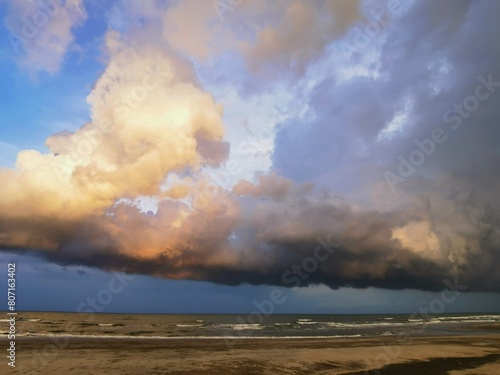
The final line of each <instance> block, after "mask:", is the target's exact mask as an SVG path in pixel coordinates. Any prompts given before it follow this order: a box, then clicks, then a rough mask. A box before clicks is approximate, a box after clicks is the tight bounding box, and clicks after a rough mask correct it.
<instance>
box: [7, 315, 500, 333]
mask: <svg viewBox="0 0 500 375" xmlns="http://www.w3.org/2000/svg"><path fill="white" fill-rule="evenodd" d="M4 314H5V313H4ZM7 326H8V319H7V316H6V315H5V319H3V316H1V315H0V337H1V336H6V335H7ZM499 328H500V315H494V314H443V315H432V316H430V315H429V316H422V315H410V314H396V315H304V314H301V315H279V314H274V315H269V316H264V315H257V314H254V315H220V314H219V315H170V314H158V315H156V314H77V313H52V312H19V313H18V315H17V324H16V329H17V336H21V337H22V336H33V337H40V336H42V337H44V336H45V337H50V336H76V337H79V336H83V337H96V336H99V337H116V338H120V337H128V338H130V337H137V338H139V337H142V338H171V339H175V338H232V337H235V338H249V339H250V338H280V337H289V338H292V337H297V338H305V337H309V338H310V337H315V338H332V337H339V338H340V337H371V336H390V335H398V334H411V335H450V334H457V335H464V334H477V333H494V332H496V333H498V332H499Z"/></svg>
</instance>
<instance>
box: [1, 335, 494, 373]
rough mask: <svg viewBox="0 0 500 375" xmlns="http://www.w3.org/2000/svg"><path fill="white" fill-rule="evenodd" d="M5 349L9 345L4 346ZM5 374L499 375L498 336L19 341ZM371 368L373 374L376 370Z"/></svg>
mask: <svg viewBox="0 0 500 375" xmlns="http://www.w3.org/2000/svg"><path fill="white" fill-rule="evenodd" d="M0 343H1V344H2V346H5V345H6V344H7V341H6V340H3V339H2V340H1V341H0ZM6 361H7V359H6V358H5V359H4V363H3V364H2V367H4V369H7V371H5V372H4V371H3V370H2V374H3V373H5V374H9V373H10V374H50V375H52V374H68V375H87V374H113V375H114V374H117V375H118V374H120V375H145V374H151V375H152V374H155V375H156V374H157V375H160V374H172V375H195V374H196V375H198V374H200V375H215V374H224V375H226V374H228V375H233V374H234V375H253V374H261V375H268V374H269V375H275V374H297V375H299V374H300V375H302V374H304V375H309V374H318V375H327V374H350V375H368V374H381V375H389V374H391V375H392V374H406V375H412V374H419V375H420V374H429V375H438V374H451V375H465V374H467V375H472V374H474V375H480V374H488V375H490V374H500V335H498V334H491V335H484V336H438V337H412V338H406V339H404V340H403V339H400V338H396V337H394V336H392V337H390V336H388V337H376V338H375V337H374V338H349V339H345V338H339V339H331V338H329V339H287V338H280V339H232V340H229V339H177V340H175V339H174V340H171V339H167V340H162V339H158V340H157V339H142V338H137V339H106V338H100V339H96V338H92V339H90V338H89V339H82V338H71V339H61V338H59V339H58V340H55V339H46V338H43V339H42V338H18V339H17V344H16V370H14V371H12V369H11V368H10V367H9V366H7V363H6ZM374 370H378V372H377V371H374Z"/></svg>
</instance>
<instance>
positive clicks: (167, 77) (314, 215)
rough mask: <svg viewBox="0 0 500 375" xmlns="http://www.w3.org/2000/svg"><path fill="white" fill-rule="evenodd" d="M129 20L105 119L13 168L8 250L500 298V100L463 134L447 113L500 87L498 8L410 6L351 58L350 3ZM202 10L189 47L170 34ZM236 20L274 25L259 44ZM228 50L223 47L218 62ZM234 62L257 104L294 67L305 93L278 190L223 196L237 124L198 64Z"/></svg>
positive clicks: (99, 94) (182, 36) (267, 179)
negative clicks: (346, 51) (222, 176)
mask: <svg viewBox="0 0 500 375" xmlns="http://www.w3.org/2000/svg"><path fill="white" fill-rule="evenodd" d="M120 4H121V5H120V6H122V8H116V9H122V10H120V12H118V10H115V13H113V17H114V18H113V19H114V21H113V22H114V25H115V26H114V28H111V29H110V30H108V32H107V34H106V38H105V41H106V45H105V59H106V70H105V72H104V73H103V75H102V76H101V77H100V78H99V79H98V81H97V82H96V84H95V85H94V87H93V89H92V91H91V93H90V94H89V96H88V103H89V106H90V108H91V118H92V121H91V122H90V123H88V124H85V125H84V126H83V127H81V128H80V129H78V130H77V131H76V132H68V131H65V132H61V133H57V134H55V135H53V136H51V137H49V138H48V139H47V142H46V145H47V147H48V148H49V150H50V153H48V154H43V153H41V152H38V151H35V150H25V151H22V152H20V153H19V154H18V158H17V164H16V169H15V170H7V169H0V178H1V179H2V181H5V183H3V184H2V186H0V196H1V197H2V198H1V200H0V212H2V214H1V216H0V232H1V233H3V234H4V236H2V237H1V238H0V241H1V242H0V244H1V246H2V247H3V248H12V247H14V248H18V249H28V248H32V249H34V248H37V249H40V250H43V251H42V252H40V254H43V255H44V256H46V257H47V258H48V259H50V260H52V261H54V262H57V263H60V264H62V265H71V264H81V265H87V266H94V267H99V268H102V269H105V270H122V269H125V270H127V271H128V272H135V273H143V274H149V275H154V276H158V277H165V278H172V279H193V280H208V281H212V282H217V283H224V284H229V285H236V284H240V283H250V284H270V285H284V286H289V287H292V286H298V285H300V286H306V285H311V284H325V285H327V286H329V287H331V288H338V287H341V286H353V287H356V288H366V287H380V288H389V289H405V288H413V289H422V290H432V291H440V290H442V289H443V287H444V286H443V285H444V284H443V282H444V280H449V281H450V282H454V280H459V282H460V284H465V285H467V287H468V290H476V291H495V292H498V291H499V287H498V285H500V284H499V281H500V280H499V276H497V275H498V272H496V269H497V268H498V266H499V265H500V255H499V252H498V249H499V245H500V216H499V214H498V212H499V208H500V207H499V202H500V200H499V198H500V197H499V196H498V189H497V187H498V183H499V180H498V179H499V177H498V174H497V173H496V169H495V167H496V165H497V164H498V161H499V160H497V159H498V157H499V156H498V152H497V145H496V142H495V139H498V137H497V135H498V134H497V132H498V130H497V127H496V126H495V124H496V119H497V118H498V115H499V113H498V109H497V107H498V106H496V99H495V92H494V91H495V90H493V92H490V94H491V95H490V99H489V100H486V99H485V100H483V101H481V102H480V103H479V104H478V107H477V108H476V110H474V111H473V113H469V116H468V117H465V116H464V117H463V119H462V121H461V127H460V129H458V130H457V131H456V132H453V131H451V130H450V127H451V125H450V124H449V123H447V122H446V117H445V116H444V114H445V113H446V111H448V110H449V109H450V108H452V109H453V108H454V104H456V103H464V100H466V98H468V97H469V96H470V95H473V94H474V93H475V91H476V87H477V85H478V84H479V83H480V82H481V80H478V76H481V75H483V76H484V77H487V76H488V75H489V74H491V75H492V77H494V79H495V80H499V81H500V72H499V71H498V61H499V60H500V55H499V51H498V50H497V49H496V48H495V46H496V42H495V41H496V37H497V34H498V30H497V29H495V28H494V29H493V30H494V32H493V31H491V30H489V29H488V30H487V29H484V28H481V27H478V26H479V25H481V24H483V23H484V22H485V17H486V20H487V21H488V22H490V24H491V25H496V23H495V22H494V19H493V18H494V16H493V14H495V12H494V11H492V9H493V10H494V9H496V8H497V7H498V5H497V3H496V2H487V1H485V2H467V1H463V2H460V3H459V4H458V5H456V6H455V3H452V2H450V3H447V5H448V6H444V5H443V3H441V2H440V3H436V2H431V1H422V2H418V3H415V4H413V5H412V6H409V9H408V10H407V12H405V13H404V14H402V15H400V16H399V17H394V18H393V19H392V20H391V23H390V24H387V25H386V26H385V28H384V29H383V31H382V32H381V35H380V39H378V40H374V41H373V43H371V44H370V45H369V46H367V47H366V48H365V49H363V50H362V51H358V52H357V55H359V56H358V57H355V56H353V57H352V58H351V60H349V59H346V57H345V56H344V55H343V53H342V51H341V49H340V45H341V43H342V42H343V41H345V40H347V39H349V38H350V37H351V35H350V34H349V30H351V27H352V26H354V25H355V24H356V22H358V21H359V20H360V18H359V17H360V16H359V8H358V5H357V4H356V3H353V2H349V3H347V2H341V1H339V2H331V3H330V2H327V3H324V2H317V3H314V6H313V5H306V4H309V3H305V2H301V1H293V2H280V1H278V2H275V3H273V4H272V5H269V7H268V8H266V6H264V5H265V4H264V3H263V2H259V1H256V2H252V3H248V4H247V3H243V4H242V5H241V6H240V7H237V8H235V9H234V10H233V12H232V13H231V14H230V15H229V14H228V17H227V20H226V18H225V19H224V22H222V24H221V22H220V21H221V20H220V19H218V18H217V17H218V16H217V13H216V12H215V11H213V9H211V11H213V13H210V12H209V9H208V8H206V7H208V5H206V4H210V3H209V2H206V3H204V4H205V5H202V6H201V7H202V8H200V9H199V10H198V9H196V8H195V7H194V3H193V2H189V1H186V2H179V3H173V5H171V6H164V4H163V3H162V4H160V5H157V6H156V7H152V8H149V7H148V8H145V10H143V11H142V13H141V12H139V13H138V14H137V15H136V16H134V12H132V11H131V9H132V8H131V5H128V6H127V4H129V3H127V2H123V3H120ZM363 4H364V5H367V4H368V5H369V4H371V3H363ZM204 7H205V8H204ZM188 10H191V11H192V12H194V14H195V16H193V18H192V20H194V21H196V22H192V23H190V24H188V25H187V26H186V30H187V31H189V33H192V34H189V33H188V32H186V31H183V30H181V28H180V27H179V22H178V18H176V17H178V16H179V15H182V14H187V13H185V12H188ZM116 12H118V13H116ZM239 12H241V13H239ZM188 13H189V12H188ZM365 13H366V11H365ZM117 14H119V16H120V17H118V16H117ZM238 14H240V15H239V16H238ZM233 15H234V16H235V19H236V18H237V17H240V16H242V15H245V16H248V17H249V18H248V20H249V21H252V22H253V20H255V21H256V22H257V21H259V22H260V23H257V26H259V25H260V27H257V29H255V30H254V31H252V33H251V35H252V37H249V36H248V35H250V34H248V33H247V31H246V30H242V29H241V28H240V29H239V28H237V27H236V26H235V24H234V22H236V21H235V20H232V19H231V17H232V16H233ZM230 16H231V17H230ZM117 17H118V18H117ZM215 18H217V22H218V23H217V24H213V19H215ZM165 20H167V21H168V20H171V21H172V20H177V22H174V21H172V22H166V21H165ZM139 25H141V27H139ZM207 25H212V27H213V28H212V29H210V28H209V29H206V27H207ZM224 28H229V30H231V31H232V33H229V32H228V31H227V30H226V29H224ZM207 30H208V31H207ZM205 32H207V33H208V34H204V33H205ZM200 33H201V34H200ZM189 35H191V37H190V36H189ZM197 35H203V38H201V39H197V38H196V36H197ZM215 35H222V36H223V38H222V39H220V40H219V43H220V44H218V45H217V46H214V48H213V49H212V48H211V47H210V48H209V47H207V46H209V44H207V43H209V42H210V41H213V39H212V38H213V37H214V36H215ZM342 38H346V39H342ZM475 40H476V41H479V42H473V41H475ZM184 41H185V43H184ZM337 47H339V48H337ZM227 51H230V53H240V54H241V55H242V57H243V59H244V61H245V62H246V63H247V64H248V66H249V67H250V69H248V71H245V72H240V73H241V74H246V75H248V77H249V79H250V78H256V79H257V81H256V82H257V83H256V84H255V86H254V90H255V91H254V92H253V93H252V94H251V95H254V96H256V97H259V95H261V97H264V96H265V95H269V91H268V88H269V86H270V85H273V84H275V83H276V84H278V83H280V84H281V83H282V82H283V80H285V81H287V80H288V78H289V77H284V76H283V75H281V74H279V73H276V74H274V75H272V74H271V75H268V76H267V77H268V78H269V80H270V82H261V81H259V78H262V74H264V75H266V74H268V73H269V71H267V70H266V69H268V68H269V67H270V68H271V71H275V72H278V71H279V70H280V69H282V68H283V69H285V70H286V72H287V73H286V74H285V75H289V76H294V77H296V79H297V80H296V82H294V83H293V84H291V86H290V90H289V91H290V95H292V96H293V98H292V100H291V101H292V102H294V103H297V105H298V104H299V103H300V104H302V103H305V104H304V107H305V108H304V110H296V111H294V113H293V114H294V116H288V117H285V118H284V119H283V121H282V123H280V124H279V128H278V133H277V135H276V138H275V139H273V141H274V143H273V144H272V145H271V146H270V147H269V150H270V152H272V161H273V165H272V167H271V168H270V170H269V173H264V174H259V175H258V176H256V178H255V179H253V180H240V181H238V182H237V183H235V184H234V185H227V186H226V185H224V186H220V185H219V184H217V183H216V181H217V179H215V178H214V175H215V176H217V173H218V172H220V171H221V169H222V168H225V167H226V163H228V162H229V161H230V158H231V152H230V151H231V149H230V148H231V147H234V144H230V143H229V142H228V140H227V139H226V132H229V131H231V130H233V127H234V126H235V125H234V123H232V122H231V123H226V121H225V117H224V107H223V104H224V103H218V102H217V101H216V99H215V98H214V96H215V95H212V94H211V93H210V92H208V91H207V90H206V89H205V88H204V87H203V86H202V84H201V83H200V82H199V80H198V79H197V74H196V73H197V71H196V67H197V65H203V64H206V65H204V66H205V68H206V69H208V68H207V66H208V67H210V64H211V63H210V59H211V58H212V54H213V55H214V56H215V55H218V54H220V53H222V54H224V53H225V52H227ZM478 61H480V62H481V63H478ZM325 67H326V68H325ZM274 69H276V70H274ZM296 69H298V70H296ZM266 72H267V73H266ZM497 77H498V78H497ZM271 78H272V79H271ZM486 89H487V88H486ZM493 89H494V87H493ZM294 99H295V101H294ZM255 102H256V103H258V100H256V101H255ZM296 113H298V115H295V114H296ZM237 126H240V127H241V125H240V124H237ZM436 127H442V128H443V129H446V132H447V135H448V136H449V139H448V140H447V141H446V142H444V143H442V144H441V143H440V144H435V145H434V147H435V150H433V152H431V153H429V152H427V151H426V152H427V153H426V154H425V155H424V151H422V150H421V148H419V147H420V146H418V145H419V144H420V143H419V142H420V141H422V140H424V139H427V138H429V137H432V136H431V135H432V133H433V130H434V129H435V128H436ZM381 134H382V135H383V136H381ZM273 135H274V134H273ZM453 137H454V139H453ZM427 144H428V143H427ZM415 149H417V150H420V151H419V152H420V153H421V154H422V155H424V156H425V157H426V158H427V162H426V163H421V165H418V166H416V167H415V168H414V169H415V171H414V173H413V172H412V173H413V174H412V175H411V176H405V177H404V178H402V181H399V182H398V185H397V189H391V188H390V186H388V184H387V181H386V179H385V178H384V173H385V172H386V171H393V172H394V171H395V173H396V172H397V170H398V164H399V163H400V162H401V161H400V160H401V159H399V156H402V157H403V156H404V157H405V158H409V157H410V156H409V155H411V153H412V152H413V150H415ZM427 150H428V149H427ZM485 160H488V161H490V163H486V162H485ZM143 197H148V199H151V200H154V201H155V202H157V205H158V207H157V210H155V212H153V211H150V212H144V211H145V210H144V209H142V208H141V205H140V204H139V203H138V201H139V200H141V199H142V198H143ZM148 210H149V209H148ZM318 246H319V247H318ZM319 251H327V253H328V255H329V256H327V257H321V258H322V259H323V260H318V259H317V258H318V252H319ZM323 255H324V254H323ZM311 262H315V264H316V265H315V266H314V267H312V266H311ZM308 265H309V266H308ZM298 267H300V268H298ZM308 267H309V268H311V267H312V268H314V272H305V273H304V270H305V271H307V268H308ZM297 283H298V284H297Z"/></svg>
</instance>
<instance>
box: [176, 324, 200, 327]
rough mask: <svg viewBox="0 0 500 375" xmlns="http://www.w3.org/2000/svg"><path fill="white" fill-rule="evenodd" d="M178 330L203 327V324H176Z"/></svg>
mask: <svg viewBox="0 0 500 375" xmlns="http://www.w3.org/2000/svg"><path fill="white" fill-rule="evenodd" d="M175 326H176V327H179V328H189V327H203V324H176V325H175Z"/></svg>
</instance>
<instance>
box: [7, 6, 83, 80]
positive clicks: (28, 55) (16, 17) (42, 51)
mask: <svg viewBox="0 0 500 375" xmlns="http://www.w3.org/2000/svg"><path fill="white" fill-rule="evenodd" d="M6 3H7V5H8V7H7V14H6V16H5V18H4V22H5V26H6V27H7V29H8V30H9V34H8V39H9V41H10V45H11V47H12V52H13V55H14V57H15V59H16V60H17V62H18V63H19V65H20V66H21V67H23V68H24V69H27V70H29V71H31V72H33V73H37V72H42V71H45V72H47V73H50V74H54V73H56V72H57V71H58V70H59V69H60V67H61V65H62V64H63V62H64V58H65V56H66V54H67V51H68V50H69V49H70V48H71V46H72V45H73V42H74V39H75V36H74V29H75V28H76V27H78V26H81V25H82V24H83V23H84V22H85V20H86V19H87V12H86V10H85V8H84V5H83V0H65V1H62V0H42V1H34V0H30V1H6Z"/></svg>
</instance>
